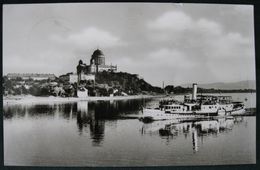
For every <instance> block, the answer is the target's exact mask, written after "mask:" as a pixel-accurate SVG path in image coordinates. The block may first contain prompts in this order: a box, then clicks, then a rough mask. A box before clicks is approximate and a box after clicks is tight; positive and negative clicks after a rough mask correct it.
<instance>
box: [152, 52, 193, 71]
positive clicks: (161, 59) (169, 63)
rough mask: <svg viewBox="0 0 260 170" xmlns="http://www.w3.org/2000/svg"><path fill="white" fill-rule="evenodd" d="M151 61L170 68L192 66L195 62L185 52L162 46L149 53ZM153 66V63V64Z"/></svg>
mask: <svg viewBox="0 0 260 170" xmlns="http://www.w3.org/2000/svg"><path fill="white" fill-rule="evenodd" d="M148 57H149V61H150V63H154V65H157V66H159V67H162V68H163V67H164V68H165V67H170V68H173V67H175V68H177V67H178V68H179V67H181V68H183V69H185V68H190V67H192V66H194V64H195V63H193V62H192V61H190V60H189V58H188V57H187V56H186V54H185V53H183V52H181V51H179V50H177V49H168V48H161V49H159V50H156V51H152V52H151V53H150V54H149V55H148ZM151 66H152V65H151Z"/></svg>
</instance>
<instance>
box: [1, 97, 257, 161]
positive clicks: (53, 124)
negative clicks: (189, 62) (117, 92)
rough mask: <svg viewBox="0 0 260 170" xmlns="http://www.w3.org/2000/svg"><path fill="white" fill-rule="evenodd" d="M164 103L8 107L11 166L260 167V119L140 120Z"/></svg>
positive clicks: (6, 140)
mask: <svg viewBox="0 0 260 170" xmlns="http://www.w3.org/2000/svg"><path fill="white" fill-rule="evenodd" d="M157 101H158V99H149V100H148V99H146V100H143V99H140V100H127V101H99V102H76V103H67V104H53V105H40V104H39V105H5V106H4V163H5V165H27V166H29V165H32V166H48V165H50V166H146V165H147V166H148V165H149V166H153V165H159V166H170V165H173V166H174V165H205V164H207V165H213V164H251V163H255V162H256V143H255V141H256V135H255V134H256V122H255V121H256V119H255V117H254V116H252V117H236V118H235V119H218V120H207V121H194V122H185V121H184V122H176V121H155V122H153V123H149V124H144V123H142V122H140V121H139V120H138V119H136V118H135V117H137V116H138V115H140V114H141V111H140V109H141V107H142V106H151V105H155V104H156V103H157Z"/></svg>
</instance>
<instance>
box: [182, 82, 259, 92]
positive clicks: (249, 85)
mask: <svg viewBox="0 0 260 170" xmlns="http://www.w3.org/2000/svg"><path fill="white" fill-rule="evenodd" d="M180 86H182V87H191V86H192V84H183V85H180ZM198 87H200V88H203V89H211V88H213V89H222V90H231V89H232V90H236V89H254V90H255V89H256V81H255V80H246V81H239V82H230V83H223V82H217V83H209V84H198Z"/></svg>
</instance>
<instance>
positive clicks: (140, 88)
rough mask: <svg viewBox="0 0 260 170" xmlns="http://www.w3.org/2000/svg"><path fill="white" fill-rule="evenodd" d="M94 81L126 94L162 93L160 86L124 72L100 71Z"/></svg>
mask: <svg viewBox="0 0 260 170" xmlns="http://www.w3.org/2000/svg"><path fill="white" fill-rule="evenodd" d="M96 83H97V84H105V85H108V86H109V87H113V88H117V89H120V90H121V91H123V92H125V93H127V94H140V93H144V92H147V93H151V92H153V93H163V89H162V88H160V87H155V86H152V85H151V84H149V83H147V82H146V81H145V80H144V79H142V78H139V76H138V75H137V74H130V73H126V72H106V71H104V72H100V73H97V74H96Z"/></svg>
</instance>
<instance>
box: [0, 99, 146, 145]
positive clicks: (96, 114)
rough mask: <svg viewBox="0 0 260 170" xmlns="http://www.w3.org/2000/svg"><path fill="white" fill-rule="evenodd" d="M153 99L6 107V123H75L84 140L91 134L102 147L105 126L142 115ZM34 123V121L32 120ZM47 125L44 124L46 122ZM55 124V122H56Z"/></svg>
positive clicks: (93, 142) (93, 140) (94, 143)
mask: <svg viewBox="0 0 260 170" xmlns="http://www.w3.org/2000/svg"><path fill="white" fill-rule="evenodd" d="M146 101H149V99H146V100H145V99H139V100H122V101H112V100H111V101H97V102H88V101H79V102H75V103H63V104H51V105H50V104H35V105H28V104H27V105H5V106H4V114H3V115H4V120H12V119H40V118H47V119H53V120H63V119H65V120H66V121H67V122H70V121H71V122H74V121H75V120H76V124H77V131H78V132H79V133H78V134H79V135H80V136H82V135H84V134H87V135H89V137H90V139H91V140H92V144H93V145H94V146H101V145H102V141H104V137H105V124H106V121H109V124H108V126H114V125H115V124H116V123H117V120H118V119H121V118H123V117H124V116H127V115H129V114H139V112H140V109H141V108H142V106H143V105H144V104H145V102H146ZM32 121H33V120H32ZM43 121H44V120H43ZM54 123H55V122H54Z"/></svg>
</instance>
